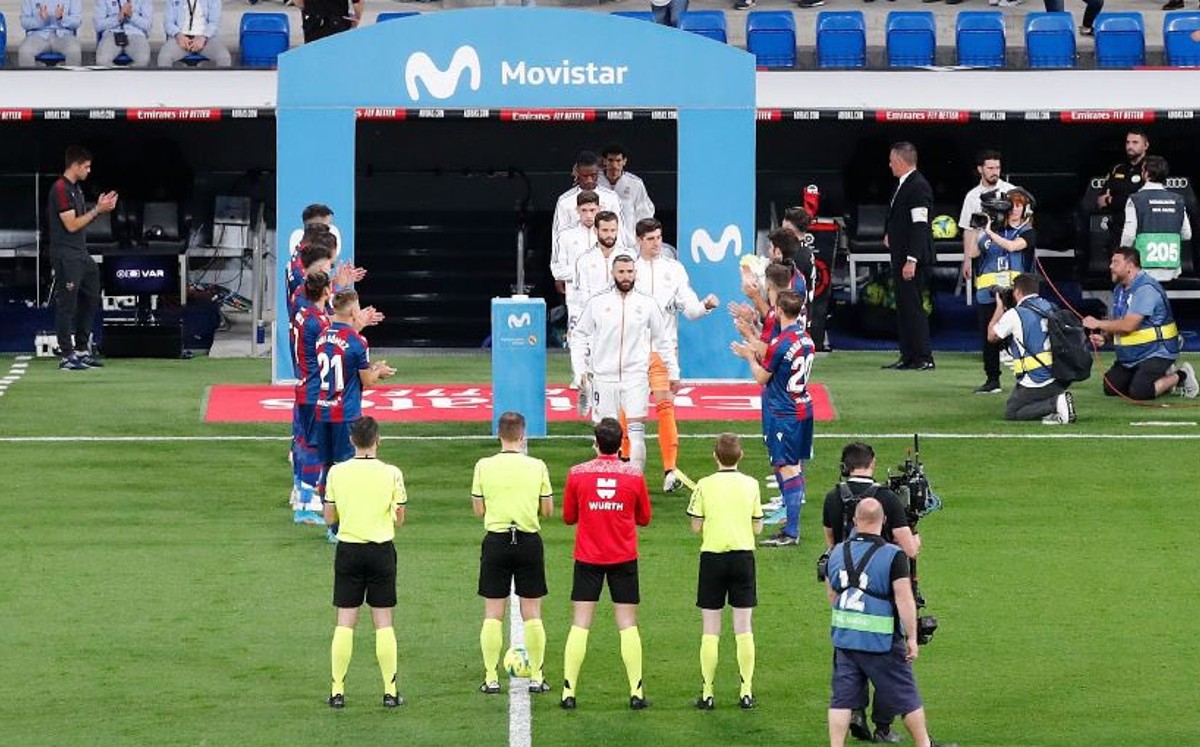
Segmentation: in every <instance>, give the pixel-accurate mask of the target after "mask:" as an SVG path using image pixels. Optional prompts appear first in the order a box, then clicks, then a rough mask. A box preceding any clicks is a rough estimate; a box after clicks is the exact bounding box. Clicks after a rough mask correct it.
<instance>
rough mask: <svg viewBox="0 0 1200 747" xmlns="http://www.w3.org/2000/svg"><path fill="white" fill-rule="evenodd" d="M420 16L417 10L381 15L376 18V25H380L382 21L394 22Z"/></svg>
mask: <svg viewBox="0 0 1200 747" xmlns="http://www.w3.org/2000/svg"><path fill="white" fill-rule="evenodd" d="M419 15H421V14H420V13H418V12H416V11H415V10H406V11H391V12H388V13H380V14H379V15H377V16H375V23H379V22H380V21H394V20H396V19H397V18H408V17H409V16H419Z"/></svg>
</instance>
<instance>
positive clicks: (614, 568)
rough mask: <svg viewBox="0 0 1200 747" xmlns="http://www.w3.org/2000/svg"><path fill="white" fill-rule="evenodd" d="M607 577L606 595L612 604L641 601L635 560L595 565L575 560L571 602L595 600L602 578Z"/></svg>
mask: <svg viewBox="0 0 1200 747" xmlns="http://www.w3.org/2000/svg"><path fill="white" fill-rule="evenodd" d="M606 578H607V579H608V596H609V598H610V599H612V601H613V604H637V603H638V602H640V601H642V596H641V591H640V589H639V588H638V565H637V560H630V561H626V562H624V563H613V564H611V565H596V564H594V563H584V562H583V561H582V560H576V561H575V582H574V583H573V584H572V585H571V601H572V602H597V601H599V600H600V590H601V589H602V588H604V580H605V579H606Z"/></svg>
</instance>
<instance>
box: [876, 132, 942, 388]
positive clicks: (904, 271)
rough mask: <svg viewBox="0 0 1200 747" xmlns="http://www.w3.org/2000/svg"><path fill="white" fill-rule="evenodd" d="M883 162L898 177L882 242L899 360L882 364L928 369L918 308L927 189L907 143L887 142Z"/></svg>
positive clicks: (929, 253) (924, 271) (924, 323)
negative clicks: (888, 259) (887, 260)
mask: <svg viewBox="0 0 1200 747" xmlns="http://www.w3.org/2000/svg"><path fill="white" fill-rule="evenodd" d="M888 166H889V167H890V168H891V169H892V175H893V176H895V177H896V178H898V179H899V180H900V183H899V184H898V185H897V186H896V191H895V192H894V193H892V204H891V205H890V206H889V207H888V215H887V225H886V229H885V232H884V236H883V243H884V244H885V245H887V247H888V250H889V251H890V252H891V255H892V279H893V280H894V281H895V284H896V325H897V327H898V328H899V332H900V358H899V360H897V361H896V362H895V363H890V364H888V365H886V366H884V368H892V369H910V370H915V371H931V370H933V368H934V365H933V352H932V351H931V350H930V349H929V319H928V317H926V316H925V309H924V308H923V307H922V297H923V294H924V290H925V279H926V278H927V277H928V276H929V272H930V270H932V269H933V261H934V254H933V236H932V234H931V233H930V229H929V211H930V209H931V208H932V206H933V189H931V188H930V186H929V182H927V181H925V177H923V176H921V173H920V172H919V171H917V149H916V147H915V146H914V145H913V144H912V143H903V142H901V143H896V144H895V145H893V146H892V149H891V152H890V153H889V154H888Z"/></svg>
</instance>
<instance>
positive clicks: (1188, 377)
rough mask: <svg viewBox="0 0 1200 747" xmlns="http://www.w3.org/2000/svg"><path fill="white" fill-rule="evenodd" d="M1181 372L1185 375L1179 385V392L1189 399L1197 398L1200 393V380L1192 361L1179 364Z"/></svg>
mask: <svg viewBox="0 0 1200 747" xmlns="http://www.w3.org/2000/svg"><path fill="white" fill-rule="evenodd" d="M1179 373H1182V374H1183V375H1184V380H1183V383H1182V384H1180V385H1179V387H1178V388H1179V393H1180V394H1181V395H1182V396H1184V397H1187V398H1188V399H1195V398H1196V395H1197V394H1200V381H1196V369H1194V368H1192V364H1191V363H1181V364H1179Z"/></svg>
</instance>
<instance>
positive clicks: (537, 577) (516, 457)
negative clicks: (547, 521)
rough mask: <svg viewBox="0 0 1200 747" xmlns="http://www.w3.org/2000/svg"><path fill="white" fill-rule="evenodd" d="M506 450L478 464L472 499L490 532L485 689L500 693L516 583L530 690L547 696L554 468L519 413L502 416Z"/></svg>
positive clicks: (482, 573)
mask: <svg viewBox="0 0 1200 747" xmlns="http://www.w3.org/2000/svg"><path fill="white" fill-rule="evenodd" d="M497 430H498V432H499V436H500V453H499V454H495V455H493V456H490V457H485V458H483V459H480V460H479V461H478V462H476V463H475V477H474V480H473V481H472V484H471V504H472V508H473V509H474V510H475V515H476V516H482V517H483V526H484V529H486V530H487V533H486V534H484V536H483V547H482V549H481V551H480V554H479V596H481V597H483V628H482V629H481V630H480V631H479V648H480V649H481V650H482V652H483V670H484V674H483V684H482V685H480V686H479V691H480V692H482V693H487V694H489V695H494V694H496V693H498V692H500V677H499V675H498V674H497V672H496V666H497V663H498V662H499V661H500V650H501V649H502V648H503V647H504V628H503V620H504V608H505V605H506V604H507V603H508V595H509V592H510V590H511V589H513V588H515V589H516V592H517V596H518V597H519V598H520V600H521V619H522V620H523V621H524V624H525V650H526V651H527V652H528V654H529V666H530V669H531V670H532V672H533V675H532V676H531V677H530V679H529V692H531V693H543V692H546V691H548V690H549V689H550V686H549V685H548V684H546V673H545V671H544V669H543V666H542V665H543V663H544V662H545V659H546V629H545V627H544V626H543V625H542V597H544V596H546V592H547V590H546V565H545V560H544V553H543V549H542V536H541V535H540V534H538V532H539V531H540V530H541V523H540V522H539V520H538V516H539V514H540V515H541V516H552V515H553V514H554V502H553V499H552V495H551V491H550V472H549V470H547V469H546V463H545V462H543V461H542V460H541V459H534V458H533V457H530V456H527V455H526V454H525V417H524V416H523V415H521V414H520V413H518V412H506V413H504V414H503V415H501V416H500V422H499V425H498V428H497Z"/></svg>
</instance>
